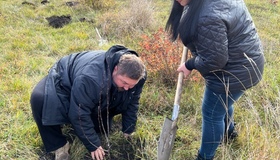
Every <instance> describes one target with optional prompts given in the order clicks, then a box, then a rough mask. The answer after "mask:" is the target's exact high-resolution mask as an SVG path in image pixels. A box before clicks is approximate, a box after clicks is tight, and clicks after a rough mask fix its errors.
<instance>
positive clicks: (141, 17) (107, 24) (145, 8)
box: [98, 0, 156, 43]
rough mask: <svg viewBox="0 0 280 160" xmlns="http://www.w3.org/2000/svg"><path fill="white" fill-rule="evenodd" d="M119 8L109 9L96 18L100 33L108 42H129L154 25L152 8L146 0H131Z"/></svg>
mask: <svg viewBox="0 0 280 160" xmlns="http://www.w3.org/2000/svg"><path fill="white" fill-rule="evenodd" d="M120 7H121V8H116V9H115V10H114V9H111V10H110V12H105V13H104V14H102V16H100V17H99V18H98V27H99V28H100V32H101V34H102V36H105V37H104V38H106V39H108V40H110V39H118V43H123V41H124V40H125V39H129V41H130V42H131V39H132V38H133V39H135V38H137V35H141V34H143V32H144V31H145V30H149V29H151V28H153V27H154V25H155V24H156V22H155V21H154V19H153V15H154V10H153V6H152V3H151V2H149V1H148V0H138V1H133V0H131V1H130V3H129V4H128V5H127V6H120ZM116 12H118V13H117V14H116Z"/></svg>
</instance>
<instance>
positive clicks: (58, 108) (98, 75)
mask: <svg viewBox="0 0 280 160" xmlns="http://www.w3.org/2000/svg"><path fill="white" fill-rule="evenodd" d="M127 52H130V53H131V54H135V55H137V53H136V52H135V51H132V50H129V49H127V48H125V47H123V46H119V45H116V46H113V47H111V48H110V49H109V50H108V51H107V52H106V51H87V52H81V53H76V54H71V55H68V56H65V57H63V58H62V59H60V60H59V61H58V62H57V63H56V64H55V65H54V66H53V67H52V68H51V69H50V71H49V74H48V77H47V81H46V87H45V101H44V107H43V119H42V122H43V124H44V125H59V124H65V123H71V124H72V126H73V128H74V130H75V132H76V134H77V136H78V137H79V138H80V140H81V141H82V142H83V144H84V145H85V146H86V148H87V149H88V150H89V151H90V152H91V151H94V150H96V147H99V146H100V145H101V144H100V140H99V137H98V135H97V134H96V131H95V130H94V124H93V121H92V119H91V117H93V118H96V119H97V117H98V111H100V110H101V111H102V112H105V113H107V109H108V107H109V112H110V114H119V113H121V114H122V126H123V129H122V131H123V132H124V133H132V132H133V131H134V129H135V125H136V121H137V111H138V105H139V98H140V94H141V92H142V88H143V85H144V83H145V78H143V79H141V80H140V81H139V83H138V84H137V85H135V86H134V87H133V88H132V89H129V90H128V91H123V92H113V93H112V92H110V91H112V90H116V89H115V87H114V85H112V79H111V75H112V72H113V69H114V67H115V66H116V65H117V63H118V61H119V59H120V57H121V55H123V54H124V53H127ZM108 102H109V104H108ZM112 112H114V113H112Z"/></svg>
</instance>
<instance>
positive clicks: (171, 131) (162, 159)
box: [157, 46, 187, 160]
mask: <svg viewBox="0 0 280 160" xmlns="http://www.w3.org/2000/svg"><path fill="white" fill-rule="evenodd" d="M186 57H187V47H185V46H184V48H183V55H182V58H181V64H182V63H184V62H185V60H186ZM183 78H184V73H183V72H180V73H179V76H178V82H177V88H176V94H175V100H174V106H173V112H172V118H171V119H169V118H168V117H166V118H165V120H164V123H163V127H162V131H161V134H160V137H159V142H158V158H157V159H158V160H168V159H169V157H170V153H171V150H172V147H173V144H174V140H175V136H176V131H177V129H178V127H177V119H178V114H179V108H180V106H179V103H180V99H181V93H182V84H183Z"/></svg>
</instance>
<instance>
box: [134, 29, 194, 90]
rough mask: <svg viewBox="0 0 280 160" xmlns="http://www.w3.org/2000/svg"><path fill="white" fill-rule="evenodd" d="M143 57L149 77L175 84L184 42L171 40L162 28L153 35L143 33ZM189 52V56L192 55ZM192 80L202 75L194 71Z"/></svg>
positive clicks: (167, 83) (168, 84)
mask: <svg viewBox="0 0 280 160" xmlns="http://www.w3.org/2000/svg"><path fill="white" fill-rule="evenodd" d="M140 47H141V51H140V54H141V58H142V59H143V61H144V63H145V64H146V67H147V71H148V75H149V77H151V78H149V79H154V80H157V81H158V82H159V83H163V84H165V85H167V86H174V82H175V81H176V80H177V78H178V72H177V68H178V66H179V65H180V63H181V57H182V52H183V44H182V43H180V42H174V43H173V42H171V41H170V40H169V38H168V34H167V33H166V32H165V31H164V29H163V28H160V29H159V30H158V31H157V32H156V33H154V34H152V35H151V36H148V35H143V36H142V41H140ZM190 56H191V55H190V52H188V55H187V57H190ZM193 73H194V74H192V75H191V76H190V77H189V78H190V80H194V81H198V80H200V75H199V74H198V73H197V72H196V71H193Z"/></svg>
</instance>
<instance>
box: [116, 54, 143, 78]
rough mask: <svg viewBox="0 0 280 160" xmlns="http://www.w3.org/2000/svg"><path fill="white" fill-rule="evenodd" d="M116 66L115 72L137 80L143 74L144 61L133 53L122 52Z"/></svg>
mask: <svg viewBox="0 0 280 160" xmlns="http://www.w3.org/2000/svg"><path fill="white" fill-rule="evenodd" d="M117 66H118V73H117V74H120V75H126V76H127V77H129V78H131V79H134V80H139V79H141V78H143V77H144V76H145V66H144V63H143V61H142V60H141V59H140V58H139V57H137V56H136V55H134V54H123V55H122V56H121V58H120V60H119V63H118V64H117Z"/></svg>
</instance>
